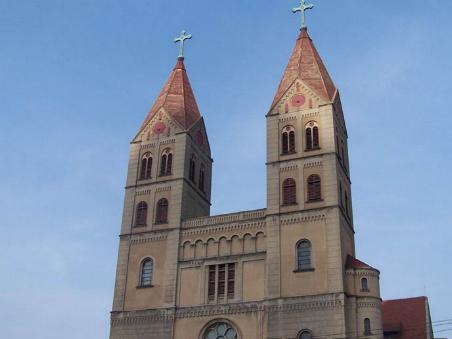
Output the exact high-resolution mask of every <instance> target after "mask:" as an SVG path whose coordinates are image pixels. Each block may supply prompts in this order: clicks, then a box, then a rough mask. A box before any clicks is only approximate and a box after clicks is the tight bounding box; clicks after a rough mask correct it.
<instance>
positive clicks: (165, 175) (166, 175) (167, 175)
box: [159, 173, 173, 177]
mask: <svg viewBox="0 0 452 339" xmlns="http://www.w3.org/2000/svg"><path fill="white" fill-rule="evenodd" d="M170 175H173V173H165V174H160V175H159V177H169V176H170Z"/></svg>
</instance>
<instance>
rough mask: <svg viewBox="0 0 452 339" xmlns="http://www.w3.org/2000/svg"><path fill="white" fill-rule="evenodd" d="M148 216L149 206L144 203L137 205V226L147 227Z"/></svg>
mask: <svg viewBox="0 0 452 339" xmlns="http://www.w3.org/2000/svg"><path fill="white" fill-rule="evenodd" d="M147 216H148V204H146V203H145V202H144V201H142V202H140V203H139V204H138V205H137V208H136V212H135V226H146V223H147Z"/></svg>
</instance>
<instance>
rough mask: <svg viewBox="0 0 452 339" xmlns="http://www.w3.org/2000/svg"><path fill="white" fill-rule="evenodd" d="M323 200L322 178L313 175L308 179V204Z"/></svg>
mask: <svg viewBox="0 0 452 339" xmlns="http://www.w3.org/2000/svg"><path fill="white" fill-rule="evenodd" d="M321 199H322V186H321V181H320V176H318V175H317V174H313V175H311V176H309V178H308V202H313V201H318V200H321Z"/></svg>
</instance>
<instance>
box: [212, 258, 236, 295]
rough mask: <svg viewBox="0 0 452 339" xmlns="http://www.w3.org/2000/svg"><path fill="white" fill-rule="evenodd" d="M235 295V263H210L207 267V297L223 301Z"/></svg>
mask: <svg viewBox="0 0 452 339" xmlns="http://www.w3.org/2000/svg"><path fill="white" fill-rule="evenodd" d="M234 297H235V263H229V264H220V265H211V266H209V269H208V281H207V299H208V301H209V302H220V303H221V302H225V301H227V300H232V299H234Z"/></svg>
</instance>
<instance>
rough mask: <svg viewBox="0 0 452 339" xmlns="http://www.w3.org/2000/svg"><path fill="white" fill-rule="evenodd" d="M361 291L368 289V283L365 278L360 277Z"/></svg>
mask: <svg viewBox="0 0 452 339" xmlns="http://www.w3.org/2000/svg"><path fill="white" fill-rule="evenodd" d="M361 291H363V292H368V291H369V284H368V281H367V278H362V279H361Z"/></svg>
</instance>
